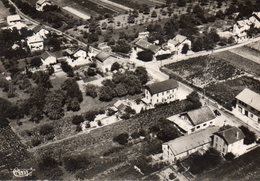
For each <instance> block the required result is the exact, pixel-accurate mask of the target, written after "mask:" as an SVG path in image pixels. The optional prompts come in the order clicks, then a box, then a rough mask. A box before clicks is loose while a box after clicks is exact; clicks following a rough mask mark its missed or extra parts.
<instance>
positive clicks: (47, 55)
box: [41, 51, 55, 60]
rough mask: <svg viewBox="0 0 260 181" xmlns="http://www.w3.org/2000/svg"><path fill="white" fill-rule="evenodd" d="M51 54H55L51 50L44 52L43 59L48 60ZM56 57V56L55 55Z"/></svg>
mask: <svg viewBox="0 0 260 181" xmlns="http://www.w3.org/2000/svg"><path fill="white" fill-rule="evenodd" d="M50 56H54V54H52V53H50V52H47V51H46V52H44V53H43V54H42V55H41V58H42V59H43V60H46V59H47V58H48V57H50ZM54 57H55V56H54Z"/></svg>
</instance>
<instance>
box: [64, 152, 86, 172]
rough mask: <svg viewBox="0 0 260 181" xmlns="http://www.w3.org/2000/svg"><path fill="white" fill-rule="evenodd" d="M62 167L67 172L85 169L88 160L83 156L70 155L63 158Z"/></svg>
mask: <svg viewBox="0 0 260 181" xmlns="http://www.w3.org/2000/svg"><path fill="white" fill-rule="evenodd" d="M63 162H64V167H65V169H66V170H67V171H68V172H71V173H75V172H76V171H78V170H83V169H87V168H88V166H89V165H90V161H89V160H88V159H87V157H85V156H81V155H78V156H75V155H73V156H70V157H64V158H63Z"/></svg>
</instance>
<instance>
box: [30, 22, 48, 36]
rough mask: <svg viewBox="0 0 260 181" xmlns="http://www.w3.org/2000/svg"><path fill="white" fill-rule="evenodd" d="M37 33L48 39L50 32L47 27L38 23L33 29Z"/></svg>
mask: <svg viewBox="0 0 260 181" xmlns="http://www.w3.org/2000/svg"><path fill="white" fill-rule="evenodd" d="M32 30H33V32H34V34H35V35H39V36H41V37H42V38H43V39H46V38H47V36H48V34H49V33H50V32H49V31H48V30H47V29H45V28H44V27H43V26H42V25H37V26H35V27H34V28H33V29H32Z"/></svg>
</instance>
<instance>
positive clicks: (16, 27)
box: [3, 22, 28, 31]
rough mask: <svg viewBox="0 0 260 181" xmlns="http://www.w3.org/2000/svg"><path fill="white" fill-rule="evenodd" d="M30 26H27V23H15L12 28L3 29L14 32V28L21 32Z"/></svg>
mask: <svg viewBox="0 0 260 181" xmlns="http://www.w3.org/2000/svg"><path fill="white" fill-rule="evenodd" d="M27 27H28V26H27V25H26V24H25V23H23V22H17V23H15V24H13V25H10V26H8V27H6V28H3V29H7V28H8V29H10V30H13V29H14V28H15V29H17V30H19V31H20V30H21V29H22V28H27Z"/></svg>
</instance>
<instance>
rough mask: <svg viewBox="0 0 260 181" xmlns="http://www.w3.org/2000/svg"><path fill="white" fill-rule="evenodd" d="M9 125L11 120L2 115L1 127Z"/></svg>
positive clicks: (0, 118)
mask: <svg viewBox="0 0 260 181" xmlns="http://www.w3.org/2000/svg"><path fill="white" fill-rule="evenodd" d="M8 125H9V121H8V120H7V119H6V118H3V117H0V129H1V128H5V127H7V126H8Z"/></svg>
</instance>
